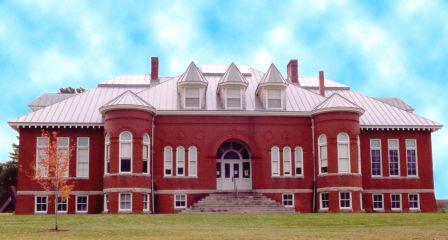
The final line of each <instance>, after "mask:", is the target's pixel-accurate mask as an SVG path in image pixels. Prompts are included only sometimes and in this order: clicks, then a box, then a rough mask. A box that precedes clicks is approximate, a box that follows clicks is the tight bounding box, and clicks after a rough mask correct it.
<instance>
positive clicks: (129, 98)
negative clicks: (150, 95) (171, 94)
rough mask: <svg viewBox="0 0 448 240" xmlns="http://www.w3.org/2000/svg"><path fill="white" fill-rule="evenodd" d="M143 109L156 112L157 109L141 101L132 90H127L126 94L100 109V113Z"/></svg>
mask: <svg viewBox="0 0 448 240" xmlns="http://www.w3.org/2000/svg"><path fill="white" fill-rule="evenodd" d="M128 108H131V109H142V110H148V111H151V112H155V109H154V107H153V106H151V104H149V103H147V102H146V101H145V100H143V99H141V98H140V97H139V96H137V95H136V94H135V93H133V92H132V91H131V90H126V91H125V92H124V93H122V94H120V95H118V97H116V98H114V99H112V100H110V101H109V102H107V103H105V104H104V105H103V106H101V107H100V108H99V110H100V112H102V113H104V112H105V111H107V110H111V109H128Z"/></svg>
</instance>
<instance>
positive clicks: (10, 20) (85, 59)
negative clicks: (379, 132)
mask: <svg viewBox="0 0 448 240" xmlns="http://www.w3.org/2000/svg"><path fill="white" fill-rule="evenodd" d="M446 19H448V2H443V1H407V0H404V1H337V0H336V1H324V0H319V1H179V2H176V1H169V2H168V1H155V2H149V1H116V2H112V1H104V2H103V1H73V2H71V3H70V2H69V1H47V0H45V1H42V0H41V1H11V2H9V1H1V0H0V89H1V90H2V94H0V107H1V108H0V109H1V114H0V161H5V160H7V158H8V152H9V151H10V150H11V149H10V143H11V142H13V141H16V137H15V136H16V133H15V131H14V130H12V129H11V128H10V127H9V126H8V125H7V124H6V121H8V120H10V119H12V118H14V117H17V116H20V115H23V114H25V113H26V112H27V111H28V108H27V104H28V103H29V102H30V101H31V100H33V99H34V98H36V97H37V96H39V95H40V94H42V93H45V92H56V91H57V90H58V89H59V87H63V86H76V87H77V86H83V87H85V88H92V87H94V86H95V85H96V84H97V83H98V82H100V81H103V80H106V79H109V78H111V77H114V76H117V75H120V74H126V73H137V74H138V73H148V72H149V61H150V60H149V59H150V57H151V56H159V58H160V67H161V69H160V72H161V75H176V74H180V73H182V71H183V70H184V69H185V68H186V67H187V65H188V63H189V62H190V61H192V60H194V61H195V62H196V63H197V64H199V65H201V64H214V63H218V64H222V63H230V62H232V61H234V62H236V63H237V64H247V65H250V66H253V67H256V68H258V69H260V70H265V69H267V67H268V65H269V64H270V63H271V62H274V63H275V64H276V65H277V66H278V67H279V68H280V69H283V72H284V69H285V66H286V64H287V62H288V61H289V59H291V58H297V59H298V60H299V71H300V73H299V74H300V75H302V76H304V75H306V76H317V73H318V71H319V70H325V75H326V76H327V77H328V78H330V79H333V80H335V81H338V82H342V83H345V84H348V85H350V86H351V87H352V89H354V90H357V91H360V92H362V93H364V94H367V95H370V96H395V97H400V98H402V99H404V100H405V101H407V102H408V103H410V104H411V105H412V106H414V108H415V109H416V111H417V113H418V114H421V115H423V116H425V117H428V118H431V119H433V120H436V121H438V122H440V123H442V124H444V125H447V123H448V111H447V109H448V108H447V106H448V104H447V103H448V95H447V90H448V81H446V80H447V77H448V21H446ZM432 140H433V141H432V143H433V158H434V170H435V183H436V195H437V197H444V198H448V174H447V173H446V169H447V168H448V153H447V152H446V151H444V147H446V146H448V129H447V127H445V128H444V129H442V130H440V131H437V132H436V133H434V134H433V138H432Z"/></svg>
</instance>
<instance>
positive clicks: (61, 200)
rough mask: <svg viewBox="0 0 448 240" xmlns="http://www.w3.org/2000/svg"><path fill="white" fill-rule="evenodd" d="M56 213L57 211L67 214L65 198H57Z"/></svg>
mask: <svg viewBox="0 0 448 240" xmlns="http://www.w3.org/2000/svg"><path fill="white" fill-rule="evenodd" d="M57 211H58V213H66V212H67V198H65V197H58V206H57Z"/></svg>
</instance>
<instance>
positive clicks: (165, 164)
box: [163, 146, 174, 177]
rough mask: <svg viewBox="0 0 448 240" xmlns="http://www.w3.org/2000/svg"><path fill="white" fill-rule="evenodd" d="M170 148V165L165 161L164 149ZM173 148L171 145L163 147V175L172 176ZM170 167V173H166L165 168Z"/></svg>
mask: <svg viewBox="0 0 448 240" xmlns="http://www.w3.org/2000/svg"><path fill="white" fill-rule="evenodd" d="M168 149H169V150H170V155H171V160H170V165H169V166H168V165H167V161H166V151H167V150H168ZM173 162H174V161H173V148H172V147H171V146H165V147H164V148H163V176H164V177H172V176H173ZM167 169H170V170H171V174H166V170H167Z"/></svg>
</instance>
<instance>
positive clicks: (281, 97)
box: [266, 89, 283, 110]
mask: <svg viewBox="0 0 448 240" xmlns="http://www.w3.org/2000/svg"><path fill="white" fill-rule="evenodd" d="M266 90H267V91H266V108H267V109H272V110H279V109H283V91H282V90H281V89H266ZM271 91H279V92H280V99H278V98H272V97H271V93H270V92H271ZM269 100H280V107H271V106H270V105H269Z"/></svg>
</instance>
